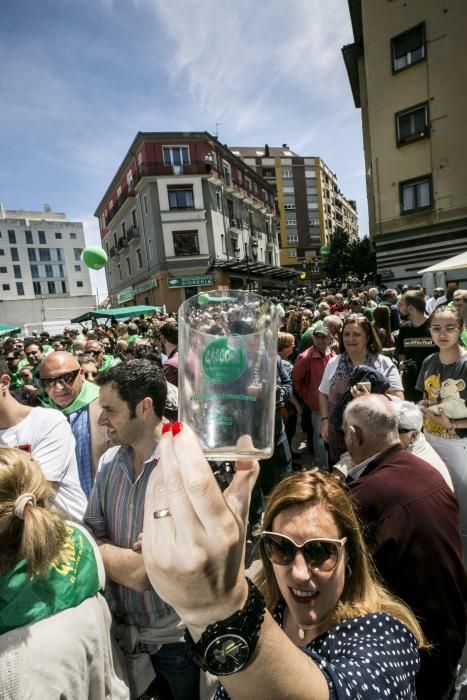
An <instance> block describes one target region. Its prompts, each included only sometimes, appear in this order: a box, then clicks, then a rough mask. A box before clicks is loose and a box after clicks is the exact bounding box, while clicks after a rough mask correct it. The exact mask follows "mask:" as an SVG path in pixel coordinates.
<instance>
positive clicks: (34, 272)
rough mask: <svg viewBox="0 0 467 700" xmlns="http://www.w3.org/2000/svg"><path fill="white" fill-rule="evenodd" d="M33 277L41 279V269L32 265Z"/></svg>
mask: <svg viewBox="0 0 467 700" xmlns="http://www.w3.org/2000/svg"><path fill="white" fill-rule="evenodd" d="M31 277H32V278H33V279H34V278H37V277H39V268H38V267H37V265H31Z"/></svg>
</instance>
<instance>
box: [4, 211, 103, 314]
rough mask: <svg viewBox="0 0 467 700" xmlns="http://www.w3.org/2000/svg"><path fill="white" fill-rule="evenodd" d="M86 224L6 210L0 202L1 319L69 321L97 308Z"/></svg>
mask: <svg viewBox="0 0 467 700" xmlns="http://www.w3.org/2000/svg"><path fill="white" fill-rule="evenodd" d="M84 247H85V241H84V231H83V224H82V223H81V222H79V221H67V219H66V215H65V214H64V213H62V212H54V211H52V208H51V207H50V205H48V204H45V205H44V210H43V211H41V212H37V211H25V210H23V209H20V210H9V209H5V208H4V207H3V205H2V204H1V203H0V286H1V287H0V288H1V298H0V320H1V322H2V323H6V324H11V325H14V326H21V325H23V324H24V323H43V322H47V321H61V320H63V321H67V320H70V319H71V318H73V317H75V316H79V315H80V314H83V313H86V311H89V310H90V309H93V308H95V297H94V296H93V294H92V289H91V280H90V278H89V270H88V268H87V267H86V266H85V265H83V263H82V262H81V252H82V250H83V248H84Z"/></svg>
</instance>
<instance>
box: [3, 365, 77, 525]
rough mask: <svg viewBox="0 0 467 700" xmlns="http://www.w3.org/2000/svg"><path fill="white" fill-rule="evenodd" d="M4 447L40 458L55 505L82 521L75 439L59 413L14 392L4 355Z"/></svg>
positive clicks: (38, 459)
mask: <svg viewBox="0 0 467 700" xmlns="http://www.w3.org/2000/svg"><path fill="white" fill-rule="evenodd" d="M0 446H1V447H15V448H17V449H20V450H24V451H25V452H28V453H29V454H30V455H32V457H34V459H36V460H37V461H38V462H39V464H40V466H41V469H42V471H43V473H44V476H45V478H46V479H47V480H48V481H49V482H50V483H51V485H52V487H53V489H54V491H55V497H54V506H55V507H56V508H58V509H60V510H63V511H64V512H65V513H68V514H69V516H70V517H71V518H72V519H75V520H77V521H79V520H82V518H83V515H84V511H85V509H86V497H85V495H84V493H83V491H82V489H81V486H80V483H79V477H78V468H77V465H76V455H75V440H74V438H73V435H72V432H71V430H70V426H69V425H68V424H67V422H66V420H65V418H64V416H62V415H61V414H60V413H59V412H58V411H50V410H48V409H46V408H42V407H40V406H38V407H36V408H31V407H30V406H25V405H24V404H22V403H19V401H17V400H16V399H15V398H13V396H12V395H11V393H10V376H9V374H8V366H7V364H6V362H5V359H4V358H3V357H1V356H0Z"/></svg>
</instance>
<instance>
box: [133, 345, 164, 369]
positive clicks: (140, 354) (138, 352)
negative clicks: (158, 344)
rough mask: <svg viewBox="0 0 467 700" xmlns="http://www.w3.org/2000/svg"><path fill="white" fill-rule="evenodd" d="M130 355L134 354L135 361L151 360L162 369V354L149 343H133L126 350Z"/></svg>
mask: <svg viewBox="0 0 467 700" xmlns="http://www.w3.org/2000/svg"><path fill="white" fill-rule="evenodd" d="M126 352H127V353H128V354H130V353H131V354H132V355H133V358H134V359H135V360H150V361H151V362H156V363H157V364H158V365H159V367H162V358H161V356H160V353H159V352H158V351H157V350H156V349H155V348H153V347H152V345H148V344H147V343H138V342H136V343H132V344H131V345H129V346H128V347H127V349H126Z"/></svg>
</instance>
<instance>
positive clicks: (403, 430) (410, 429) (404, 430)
mask: <svg viewBox="0 0 467 700" xmlns="http://www.w3.org/2000/svg"><path fill="white" fill-rule="evenodd" d="M414 430H415V428H398V430H397V432H398V433H411V432H412V431H414Z"/></svg>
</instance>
